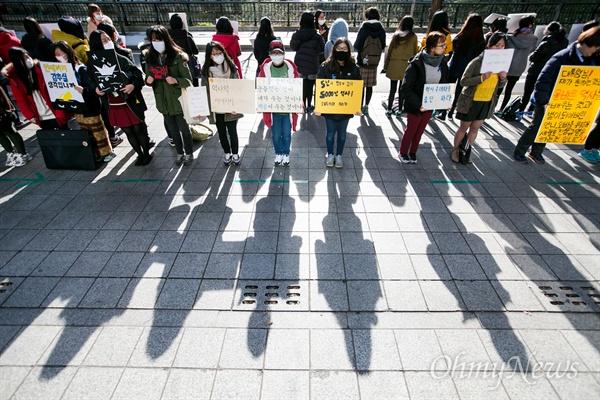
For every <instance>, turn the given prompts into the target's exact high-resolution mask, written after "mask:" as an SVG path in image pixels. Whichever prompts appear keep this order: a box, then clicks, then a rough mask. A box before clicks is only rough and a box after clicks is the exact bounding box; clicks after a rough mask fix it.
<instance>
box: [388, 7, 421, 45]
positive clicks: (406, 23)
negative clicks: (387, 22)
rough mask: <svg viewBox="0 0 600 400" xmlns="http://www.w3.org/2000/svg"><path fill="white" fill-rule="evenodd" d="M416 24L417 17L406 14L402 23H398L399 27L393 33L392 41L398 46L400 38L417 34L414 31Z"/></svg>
mask: <svg viewBox="0 0 600 400" xmlns="http://www.w3.org/2000/svg"><path fill="white" fill-rule="evenodd" d="M414 26H415V19H414V18H413V17H412V16H410V15H405V16H404V17H402V19H401V20H400V24H398V29H396V32H394V34H393V35H392V42H393V44H394V46H398V45H399V44H400V38H402V37H405V36H414V35H416V34H415V33H414V32H413V28H414Z"/></svg>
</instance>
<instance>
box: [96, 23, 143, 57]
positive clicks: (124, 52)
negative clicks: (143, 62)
mask: <svg viewBox="0 0 600 400" xmlns="http://www.w3.org/2000/svg"><path fill="white" fill-rule="evenodd" d="M98 30H99V31H102V32H104V33H106V34H107V35H108V37H109V38H110V39H111V42H108V43H106V44H105V45H104V48H105V49H107V50H108V49H114V50H115V52H116V53H117V54H119V55H121V56H123V57H127V58H129V60H130V61H131V62H132V63H134V64H135V59H134V58H133V52H132V51H131V50H129V49H127V48H125V47H122V46H121V45H119V44H118V43H117V40H118V38H119V34H118V33H117V30H116V29H115V27H114V25H111V24H108V23H106V22H102V23H99V24H98Z"/></svg>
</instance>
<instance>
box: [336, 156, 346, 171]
mask: <svg viewBox="0 0 600 400" xmlns="http://www.w3.org/2000/svg"><path fill="white" fill-rule="evenodd" d="M343 166H344V161H343V160H342V155H341V154H338V155H337V156H335V167H336V168H342V167H343Z"/></svg>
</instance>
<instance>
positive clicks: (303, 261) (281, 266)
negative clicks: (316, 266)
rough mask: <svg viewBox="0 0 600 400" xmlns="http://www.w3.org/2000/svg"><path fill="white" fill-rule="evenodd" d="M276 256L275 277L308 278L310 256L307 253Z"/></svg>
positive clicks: (289, 278) (288, 278)
mask: <svg viewBox="0 0 600 400" xmlns="http://www.w3.org/2000/svg"><path fill="white" fill-rule="evenodd" d="M276 257H277V258H276V260H275V279H285V280H307V279H309V277H310V256H309V255H308V254H277V256H276ZM338 258H339V257H338Z"/></svg>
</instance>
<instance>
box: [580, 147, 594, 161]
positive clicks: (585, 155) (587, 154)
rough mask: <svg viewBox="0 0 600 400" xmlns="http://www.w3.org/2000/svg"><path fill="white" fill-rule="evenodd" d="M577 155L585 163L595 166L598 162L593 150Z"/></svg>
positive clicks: (582, 151)
mask: <svg viewBox="0 0 600 400" xmlns="http://www.w3.org/2000/svg"><path fill="white" fill-rule="evenodd" d="M579 155H580V156H581V157H582V158H583V159H584V160H585V161H587V162H589V163H591V164H596V163H597V162H598V160H597V159H596V157H595V156H594V150H581V151H580V152H579Z"/></svg>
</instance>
